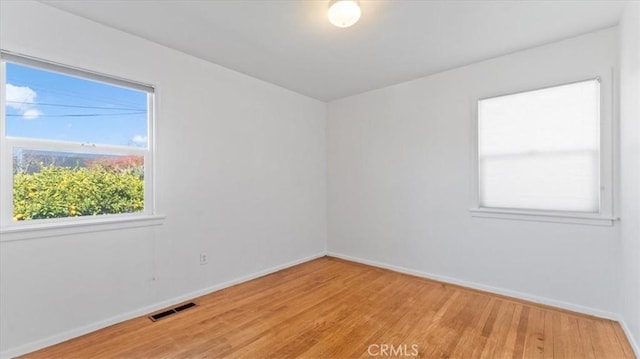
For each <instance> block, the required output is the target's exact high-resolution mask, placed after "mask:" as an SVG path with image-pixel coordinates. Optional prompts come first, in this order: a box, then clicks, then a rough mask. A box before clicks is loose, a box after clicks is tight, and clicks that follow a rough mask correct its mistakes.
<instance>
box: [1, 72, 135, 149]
mask: <svg viewBox="0 0 640 359" xmlns="http://www.w3.org/2000/svg"><path fill="white" fill-rule="evenodd" d="M5 94H6V100H7V135H8V136H13V137H26V138H38V139H50V140H57V141H70V142H77V143H91V144H106V145H125V146H145V145H146V142H147V94H146V93H145V92H141V91H137V90H130V89H126V88H122V87H118V86H113V85H109V84H103V83H100V82H94V81H89V80H85V79H80V78H76V77H71V76H67V75H62V74H58V73H53V72H48V71H42V70H38V69H34V68H30V67H26V66H21V65H16V64H12V63H7V64H6V91H5Z"/></svg>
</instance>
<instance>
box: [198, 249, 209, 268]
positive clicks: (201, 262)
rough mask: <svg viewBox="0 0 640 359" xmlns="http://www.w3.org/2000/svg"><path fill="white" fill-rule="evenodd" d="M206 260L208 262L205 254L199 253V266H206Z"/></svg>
mask: <svg viewBox="0 0 640 359" xmlns="http://www.w3.org/2000/svg"><path fill="white" fill-rule="evenodd" d="M208 260H209V257H207V253H205V252H202V253H200V265H201V266H202V265H205V264H207V262H208Z"/></svg>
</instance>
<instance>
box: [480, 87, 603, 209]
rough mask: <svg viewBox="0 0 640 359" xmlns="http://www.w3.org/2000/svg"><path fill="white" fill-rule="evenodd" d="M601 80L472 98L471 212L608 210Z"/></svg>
mask: <svg viewBox="0 0 640 359" xmlns="http://www.w3.org/2000/svg"><path fill="white" fill-rule="evenodd" d="M601 117H602V111H601V83H600V80H598V79H593V80H586V81H581V82H575V83H570V84H564V85H560V86H554V87H548V88H544V89H538V90H532V91H525V92H519V93H514V94H508V95H503V96H496V97H490V98H484V99H480V100H478V102H477V131H478V132H477V136H478V137H477V141H478V142H477V144H478V146H477V161H478V163H477V198H476V200H477V212H485V213H488V212H494V213H503V214H516V215H522V214H531V215H544V216H548V217H549V216H550V217H556V218H557V217H569V218H581V217H582V218H601V217H603V215H607V216H608V217H610V213H605V212H608V211H609V209H610V208H608V206H605V207H607V208H604V209H606V211H603V205H602V204H603V201H609V200H610V196H611V195H610V193H605V192H606V191H609V192H610V188H608V187H610V186H605V184H604V183H603V176H602V169H603V167H607V166H602V163H601V162H602V160H603V152H602V148H601V147H602V141H601V139H602V136H601V128H602V119H601Z"/></svg>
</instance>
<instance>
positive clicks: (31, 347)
mask: <svg viewBox="0 0 640 359" xmlns="http://www.w3.org/2000/svg"><path fill="white" fill-rule="evenodd" d="M325 255H326V253H325V252H320V253H317V254H315V255H312V256H309V257H305V258H301V259H298V260H295V261H292V262H288V263H285V264H281V265H278V266H275V267H271V268H267V269H264V270H262V271H260V272H257V273H253V274H250V275H246V276H243V277H240V278H236V279H233V280H230V281H227V282H223V283H220V284H216V285H214V286H212V287H208V288H203V289H200V290H197V291H194V292H191V293H187V294H184V295H181V296H178V297H175V298H171V299H167V300H163V301H161V302H158V303H155V304H152V305H148V306H145V307H142V308H139V309H136V310H133V311H130V312H127V313H124V314H120V315H116V316H115V317H111V318H108V319H105V320H102V321H99V322H95V323H91V324H89V325H85V326H82V327H80V328H76V329H72V330H69V331H66V332H63V333H60V334H56V335H53V336H50V337H48V338H44V339H41V340H37V341H34V342H31V343H27V344H24V345H21V346H19V347H16V348H11V349H7V350H5V351H3V352H2V353H0V358H3V359H4V358H13V357H16V356H19V355H23V354H27V353H31V352H33V351H36V350H39V349H42V348H46V347H48V346H51V345H54V344H58V343H61V342H64V341H66V340H69V339H72V338H76V337H79V336H81V335H85V334H88V333H91V332H94V331H96V330H99V329H102V328H106V327H108V326H110V325H114V324H117V323H121V322H124V321H126V320H129V319H133V318H137V317H140V316H143V315H146V314H149V313H152V312H155V311H157V310H160V309H163V308H166V307H170V306H173V305H176V304H179V303H181V302H184V301H187V300H190V299H193V298H196V297H200V296H203V295H206V294H209V293H213V292H216V291H219V290H221V289H224V288H228V287H231V286H234V285H236V284H240V283H244V282H247V281H250V280H252V279H256V278H259V277H262V276H265V275H268V274H271V273H275V272H277V271H280V270H283V269H286V268H289V267H293V266H295V265H298V264H301V263H305V262H308V261H311V260H314V259H316V258H320V257H324V256H325Z"/></svg>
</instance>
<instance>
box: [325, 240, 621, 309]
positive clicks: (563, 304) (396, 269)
mask: <svg viewBox="0 0 640 359" xmlns="http://www.w3.org/2000/svg"><path fill="white" fill-rule="evenodd" d="M327 255H328V256H330V257H336V258H340V259H344V260H348V261H352V262H357V263H362V264H367V265H370V266H374V267H378V268H384V269H389V270H392V271H394V272H400V273H405V274H411V275H415V276H417V277H422V278H427V279H433V280H436V281H439V282H445V283H451V284H456V285H460V286H463V287H467V288H473V289H477V290H481V291H485V292H490V293H495V294H499V295H504V296H507V297H512V298H516V299H522V300H526V301H529V302H534V303H539V304H544V305H549V306H552V307H557V308H562V309H567V310H570V311H573V312H577V313H583V314H588V315H592V316H594V317H599V318H605V319H611V320H615V321H617V320H618V319H619V316H618V315H617V314H615V313H611V312H607V311H604V310H599V309H594V308H590V307H585V306H582V305H578V304H573V303H568V302H563V301H560V300H556V299H550V298H545V297H539V296H536V295H532V294H528V293H522V292H518V291H514V290H510V289H504V288H498V287H492V286H489V285H485V284H480V283H475V282H469V281H466V280H462V279H456V278H452V277H447V276H443V275H438V274H433V273H427V272H423V271H419V270H415V269H409V268H405V267H400V266H396V265H391V264H387V263H382V262H378V261H373V260H369V259H363V258H358V257H353V256H349V255H346V254H340V253H335V252H331V251H328V252H327Z"/></svg>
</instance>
